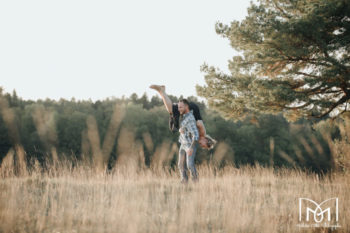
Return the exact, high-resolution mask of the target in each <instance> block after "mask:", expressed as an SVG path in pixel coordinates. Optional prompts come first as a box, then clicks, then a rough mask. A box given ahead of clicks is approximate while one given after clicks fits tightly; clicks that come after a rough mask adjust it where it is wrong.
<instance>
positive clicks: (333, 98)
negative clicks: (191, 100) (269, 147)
mask: <svg viewBox="0 0 350 233" xmlns="http://www.w3.org/2000/svg"><path fill="white" fill-rule="evenodd" d="M215 27H216V32H217V33H218V34H219V35H221V36H223V37H224V38H227V39H229V41H230V44H231V46H232V47H233V48H234V49H235V50H236V51H237V52H238V54H239V55H237V56H234V57H233V59H232V60H230V61H229V64H228V67H229V70H230V73H231V74H225V73H223V72H222V71H220V70H219V69H218V68H215V67H213V66H208V65H207V64H204V65H202V67H201V70H202V71H203V72H205V81H206V85H204V86H197V93H198V94H199V95H200V96H203V97H205V98H206V99H207V100H208V104H209V106H211V107H213V108H215V109H216V110H218V111H219V112H221V113H222V114H223V116H224V117H226V118H232V119H236V120H237V119H242V118H243V117H245V116H246V115H247V114H250V113H278V112H283V114H284V116H285V117H287V118H288V119H289V120H297V119H299V118H301V117H306V118H323V117H329V116H330V117H337V116H339V115H341V114H343V113H346V112H349V99H350V57H349V52H350V1H349V0H260V1H259V3H258V4H254V3H251V5H250V7H249V8H248V15H247V17H246V18H245V19H244V20H242V21H241V22H239V21H233V22H232V23H231V24H230V25H224V24H222V23H220V22H218V23H216V25H215Z"/></svg>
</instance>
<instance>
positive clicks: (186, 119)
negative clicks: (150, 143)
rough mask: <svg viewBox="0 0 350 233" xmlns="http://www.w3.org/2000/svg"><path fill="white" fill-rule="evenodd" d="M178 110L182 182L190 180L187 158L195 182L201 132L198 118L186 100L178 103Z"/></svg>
mask: <svg viewBox="0 0 350 233" xmlns="http://www.w3.org/2000/svg"><path fill="white" fill-rule="evenodd" d="M178 110H179V112H180V115H181V116H180V123H179V127H180V136H179V142H180V144H181V145H180V149H179V161H178V167H179V170H180V174H181V183H187V182H188V176H187V171H186V170H187V169H186V167H185V160H186V165H187V168H188V169H189V170H190V172H191V177H192V180H193V181H194V182H196V181H198V174H197V170H196V167H195V164H194V159H195V156H196V150H197V143H198V139H199V133H198V129H197V125H196V120H195V118H194V116H193V110H191V111H190V103H189V102H188V101H187V100H186V99H183V100H180V101H179V103H178Z"/></svg>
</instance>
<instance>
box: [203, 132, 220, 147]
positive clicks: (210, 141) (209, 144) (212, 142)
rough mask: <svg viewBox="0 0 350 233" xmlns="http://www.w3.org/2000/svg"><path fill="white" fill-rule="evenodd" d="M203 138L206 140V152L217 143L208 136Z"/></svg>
mask: <svg viewBox="0 0 350 233" xmlns="http://www.w3.org/2000/svg"><path fill="white" fill-rule="evenodd" d="M205 138H206V139H207V140H208V142H207V146H208V150H209V149H213V148H214V146H215V144H216V143H217V141H216V140H215V139H213V138H212V137H210V136H209V134H206V135H205Z"/></svg>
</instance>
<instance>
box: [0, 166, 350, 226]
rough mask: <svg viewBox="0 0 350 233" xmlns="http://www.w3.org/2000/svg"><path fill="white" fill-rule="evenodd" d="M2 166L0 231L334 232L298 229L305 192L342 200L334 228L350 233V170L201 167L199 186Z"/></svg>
mask: <svg viewBox="0 0 350 233" xmlns="http://www.w3.org/2000/svg"><path fill="white" fill-rule="evenodd" d="M1 169H2V170H1V175H2V176H3V177H2V178H1V180H0V190H1V192H0V232H142V233H144V232H161V233H163V232H331V229H330V228H299V227H298V226H297V224H298V198H299V197H307V198H310V199H313V200H315V201H316V202H318V203H320V202H321V201H323V200H326V199H328V198H331V197H338V199H339V222H338V224H339V225H340V226H341V227H340V228H337V229H336V230H335V231H332V232H349V231H350V221H349V220H350V212H349V209H348V206H350V199H349V197H350V181H349V177H347V176H345V175H332V176H326V177H323V178H321V177H319V176H317V175H312V174H311V175H310V174H306V173H304V172H302V171H298V170H291V169H280V170H278V171H274V170H273V169H270V168H263V167H260V166H256V167H249V166H246V167H241V168H240V169H237V168H234V167H230V166H228V167H226V168H225V169H222V170H216V169H215V168H213V167H212V166H208V165H201V166H199V167H198V171H199V176H200V180H199V183H191V182H189V183H188V184H187V185H184V184H180V183H179V174H178V173H177V170H176V171H172V172H166V171H164V170H163V171H162V170H161V169H158V170H151V169H143V170H138V171H136V172H135V171H134V170H133V169H129V168H128V167H118V168H116V169H114V170H113V171H112V172H110V173H105V172H98V170H96V169H90V168H89V167H88V166H84V165H78V166H75V167H72V166H69V164H66V165H62V164H61V165H59V166H58V165H56V166H52V168H51V169H50V170H49V171H47V172H44V173H43V172H41V171H39V170H38V171H35V170H34V171H32V172H27V173H23V174H22V175H21V176H14V175H11V173H9V171H7V172H6V171H5V169H10V167H6V166H4V165H3V166H2V168H1ZM12 169H13V168H12Z"/></svg>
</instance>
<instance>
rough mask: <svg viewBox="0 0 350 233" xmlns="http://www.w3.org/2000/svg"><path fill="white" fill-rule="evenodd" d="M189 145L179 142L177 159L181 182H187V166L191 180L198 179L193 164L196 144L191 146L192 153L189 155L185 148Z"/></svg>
mask: <svg viewBox="0 0 350 233" xmlns="http://www.w3.org/2000/svg"><path fill="white" fill-rule="evenodd" d="M189 148H190V147H189V145H183V144H181V146H180V149H179V161H178V167H179V170H180V175H181V181H182V182H187V181H188V176H187V168H188V169H189V170H190V172H191V177H192V180H193V181H197V180H198V173H197V170H196V167H195V165H194V158H195V156H196V151H197V145H196V146H194V148H193V153H192V155H191V156H188V155H187V152H186V151H187V150H188V149H189ZM185 161H186V163H185Z"/></svg>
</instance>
